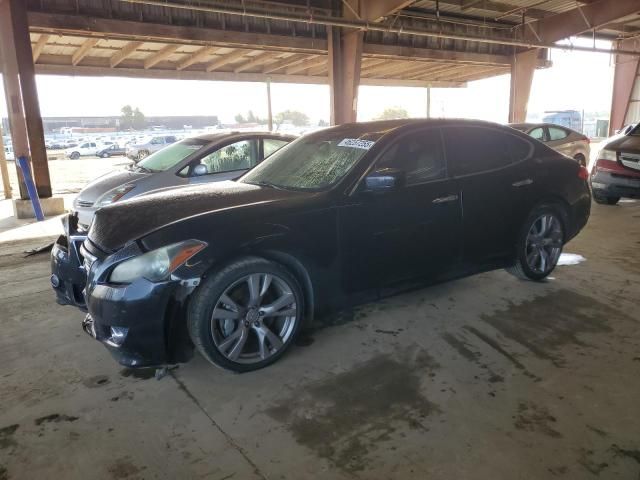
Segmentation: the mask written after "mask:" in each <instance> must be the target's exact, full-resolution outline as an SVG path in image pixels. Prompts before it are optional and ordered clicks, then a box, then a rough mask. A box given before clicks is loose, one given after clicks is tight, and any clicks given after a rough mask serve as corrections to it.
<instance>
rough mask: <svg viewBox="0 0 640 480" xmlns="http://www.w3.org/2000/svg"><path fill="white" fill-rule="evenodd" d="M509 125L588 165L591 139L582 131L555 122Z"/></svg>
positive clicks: (581, 163)
mask: <svg viewBox="0 0 640 480" xmlns="http://www.w3.org/2000/svg"><path fill="white" fill-rule="evenodd" d="M509 126H510V127H511V128H515V129H516V130H520V131H521V132H524V133H526V134H527V135H529V136H530V137H533V138H535V139H536V140H540V141H541V142H543V143H545V144H546V145H547V146H549V147H551V148H553V149H554V150H556V151H558V152H560V153H562V154H564V155H566V156H567V157H571V158H573V159H575V160H576V161H577V162H578V163H579V164H580V165H583V166H585V167H586V166H587V162H588V160H589V155H590V153H591V147H590V140H589V137H587V136H585V135H583V134H582V133H579V132H576V131H575V130H571V129H570V128H567V127H564V126H562V125H554V124H553V123H512V124H510V125H509Z"/></svg>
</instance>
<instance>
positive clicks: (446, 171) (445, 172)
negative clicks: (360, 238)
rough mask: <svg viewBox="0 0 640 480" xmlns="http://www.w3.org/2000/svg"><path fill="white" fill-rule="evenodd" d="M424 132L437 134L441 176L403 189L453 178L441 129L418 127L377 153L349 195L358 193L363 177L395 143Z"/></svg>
mask: <svg viewBox="0 0 640 480" xmlns="http://www.w3.org/2000/svg"><path fill="white" fill-rule="evenodd" d="M426 130H437V131H438V133H439V137H440V148H441V151H442V161H443V163H444V170H443V174H442V176H440V177H437V178H430V179H426V180H423V181H421V182H416V183H412V184H411V185H405V186H404V187H403V188H411V187H418V186H422V185H426V184H431V183H438V182H443V181H446V180H451V179H452V178H453V177H452V176H451V174H450V172H449V166H448V162H447V152H446V145H445V142H444V135H443V133H442V127H439V126H433V127H431V126H429V127H420V128H413V129H411V130H409V131H406V132H402V133H401V134H400V135H399V136H397V137H396V138H394V139H392V141H391V142H390V143H389V144H388V145H385V147H384V149H383V150H382V151H381V152H380V153H378V154H377V155H376V157H375V158H374V159H373V161H372V162H371V164H370V165H369V167H367V169H366V170H365V172H364V174H363V175H362V176H361V177H360V178H359V179H358V181H357V182H356V183H355V186H354V187H353V188H352V189H351V193H350V194H353V193H356V192H357V191H358V187H359V186H360V184H361V183H362V182H363V181H364V179H365V177H366V176H367V175H369V173H371V172H372V171H373V170H374V169H375V167H376V164H377V163H378V161H379V160H380V159H381V158H383V157H384V155H385V154H386V153H387V152H388V151H389V150H391V149H392V148H393V147H394V146H395V145H396V144H397V142H400V141H402V139H403V138H405V137H407V136H409V135H413V134H415V133H417V132H421V131H426Z"/></svg>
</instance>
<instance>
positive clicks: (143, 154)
mask: <svg viewBox="0 0 640 480" xmlns="http://www.w3.org/2000/svg"><path fill="white" fill-rule="evenodd" d="M148 156H149V152H148V151H146V150H140V151H139V152H138V161H140V160H144V159H145V158H147V157H148Z"/></svg>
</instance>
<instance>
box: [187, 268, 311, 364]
mask: <svg viewBox="0 0 640 480" xmlns="http://www.w3.org/2000/svg"><path fill="white" fill-rule="evenodd" d="M303 306H304V298H303V295H302V290H301V288H300V286H299V285H298V282H297V281H296V279H295V277H294V276H293V275H291V274H290V273H289V271H287V270H286V269H285V268H284V267H282V266H281V265H279V264H277V263H274V262H270V261H268V260H264V259H262V258H256V257H251V258H246V259H243V260H239V261H237V262H234V263H232V264H231V265H229V266H227V267H225V268H223V269H222V270H220V271H218V272H216V273H214V274H213V275H211V276H210V277H208V278H207V279H206V280H205V281H204V283H203V284H202V285H201V287H200V288H199V289H198V290H197V291H196V292H195V293H194V295H193V298H192V300H191V302H190V306H189V313H188V327H189V333H190V335H191V339H192V340H193V343H194V344H195V345H196V347H197V348H198V350H199V351H200V353H201V354H202V355H203V356H204V357H205V358H206V359H207V360H209V361H210V362H212V363H213V364H215V365H217V366H219V367H222V368H225V369H228V370H233V371H236V372H248V371H251V370H257V369H259V368H263V367H266V366H267V365H270V364H271V363H273V362H275V361H276V360H277V359H278V358H280V357H281V356H282V355H283V354H284V352H285V351H286V350H287V348H288V347H289V346H290V345H291V343H292V342H293V340H294V338H295V337H296V335H297V334H298V332H299V330H300V326H301V324H302V312H303V310H304V308H303Z"/></svg>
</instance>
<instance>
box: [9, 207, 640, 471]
mask: <svg viewBox="0 0 640 480" xmlns="http://www.w3.org/2000/svg"><path fill="white" fill-rule="evenodd" d="M12 251H14V252H15V251H16V249H15V245H14V248H13V250H12ZM565 251H566V252H571V253H576V254H581V255H583V256H584V257H586V259H587V260H586V261H585V262H583V263H581V264H579V265H572V266H563V267H559V268H558V269H557V270H556V271H555V272H554V274H553V278H552V279H549V281H547V282H546V283H541V284H535V283H530V282H521V281H518V280H516V279H514V278H512V277H511V276H509V275H508V274H506V273H504V272H502V271H498V272H492V273H488V274H483V275H479V276H475V277H472V278H467V279H464V280H459V281H455V282H450V283H447V284H443V285H439V286H435V287H431V288H428V289H424V290H420V291H415V292H412V293H408V294H404V295H400V296H397V297H394V298H391V299H388V300H385V301H382V302H378V303H375V304H369V305H365V306H363V307H360V308H357V309H355V310H354V311H349V312H343V313H342V314H340V315H336V316H335V317H333V318H332V319H331V323H332V324H331V325H330V326H328V327H326V328H322V329H319V330H316V331H315V332H313V333H312V334H311V336H310V337H307V338H305V339H304V341H302V342H300V345H299V346H297V347H294V348H293V349H292V351H291V352H290V353H289V354H288V355H287V356H285V358H284V359H282V361H280V362H279V363H277V364H276V365H274V366H272V367H270V368H268V369H266V370H262V371H259V372H255V373H251V374H245V375H234V374H231V373H227V372H224V371H221V370H218V369H216V368H214V367H212V366H210V365H209V364H207V363H206V362H205V361H203V360H202V359H201V358H200V357H196V358H195V359H194V361H192V362H191V363H190V364H187V365H183V366H180V367H179V368H178V369H176V370H174V371H173V372H172V373H171V375H170V376H168V377H165V378H164V379H162V380H160V381H156V380H155V379H153V378H148V376H147V375H146V374H145V373H144V372H143V373H142V374H136V373H133V374H132V373H131V372H130V371H126V370H122V369H121V368H119V367H118V365H116V364H115V363H114V362H113V361H112V360H111V357H110V356H109V355H108V353H107V352H106V350H105V349H104V348H102V347H101V346H100V345H99V344H97V343H95V342H94V341H93V340H91V339H90V338H89V337H88V336H87V335H85V334H84V333H82V332H81V330H80V321H81V319H82V317H83V315H82V314H81V313H80V312H78V311H75V310H74V309H72V308H70V307H61V306H58V305H56V304H55V303H54V302H53V295H52V293H51V292H50V291H49V286H48V274H49V266H48V259H47V255H37V256H34V257H30V258H26V259H24V258H22V256H21V255H18V254H16V253H13V254H4V253H5V251H4V250H2V246H0V252H2V253H3V254H4V255H2V256H0V329H1V331H2V335H1V336H0V365H1V367H0V480H7V479H22V478H29V479H30V478H51V479H62V478H64V479H67V478H69V479H86V478H91V479H102V478H105V479H135V478H162V479H164V478H167V479H174V478H181V479H187V478H211V479H220V480H221V479H234V480H236V479H254V478H257V479H265V478H268V479H305V478H314V479H316V478H320V479H323V478H326V479H343V478H345V479H346V478H365V479H391V478H397V479H407V478H429V479H447V480H450V479H502V478H504V479H515V478H517V479H529V478H536V479H548V478H555V477H558V478H563V479H591V478H600V479H609V478H616V479H618V478H619V479H634V480H636V479H638V478H639V475H640V413H639V409H638V406H639V405H640V401H639V399H640V328H639V327H640V313H639V307H640V303H639V300H638V298H640V202H627V203H623V204H621V205H619V206H617V207H602V206H598V205H594V211H593V216H592V219H591V221H590V223H589V226H588V227H587V229H586V230H585V231H583V232H582V234H581V235H580V236H579V237H578V238H577V239H576V240H574V241H573V242H571V244H570V245H568V246H567V247H566V249H565Z"/></svg>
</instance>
